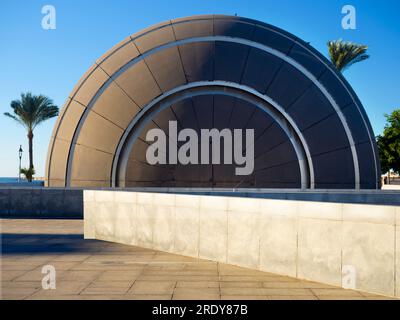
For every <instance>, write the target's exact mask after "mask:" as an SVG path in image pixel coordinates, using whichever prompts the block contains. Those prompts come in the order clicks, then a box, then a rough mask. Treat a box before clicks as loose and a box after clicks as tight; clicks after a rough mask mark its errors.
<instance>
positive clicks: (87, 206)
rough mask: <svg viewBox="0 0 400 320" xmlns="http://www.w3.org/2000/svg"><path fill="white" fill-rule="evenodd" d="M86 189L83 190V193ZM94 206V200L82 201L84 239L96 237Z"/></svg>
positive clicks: (95, 205)
mask: <svg viewBox="0 0 400 320" xmlns="http://www.w3.org/2000/svg"><path fill="white" fill-rule="evenodd" d="M86 192H87V191H84V195H85V193H86ZM96 208H97V204H96V203H95V202H89V201H84V203H83V234H84V238H85V239H96Z"/></svg>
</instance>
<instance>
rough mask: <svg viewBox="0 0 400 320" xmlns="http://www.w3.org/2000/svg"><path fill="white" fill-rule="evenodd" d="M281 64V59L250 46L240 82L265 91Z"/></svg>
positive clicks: (262, 91) (261, 91)
mask: <svg viewBox="0 0 400 320" xmlns="http://www.w3.org/2000/svg"><path fill="white" fill-rule="evenodd" d="M281 64H282V60H281V59H279V58H277V57H275V56H273V55H271V54H269V53H267V52H265V51H262V50H260V49H257V48H251V49H250V53H249V57H248V59H247V64H246V68H245V70H244V73H243V77H242V84H244V85H246V86H249V87H251V88H254V89H256V90H257V91H259V92H260V93H265V91H266V90H267V88H268V86H269V85H270V83H271V81H272V80H273V79H274V76H275V74H276V73H277V71H278V70H279V68H280V66H281Z"/></svg>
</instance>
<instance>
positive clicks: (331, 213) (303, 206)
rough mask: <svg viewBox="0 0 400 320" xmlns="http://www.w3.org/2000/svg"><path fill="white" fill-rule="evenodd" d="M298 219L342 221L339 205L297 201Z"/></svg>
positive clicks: (340, 205)
mask: <svg viewBox="0 0 400 320" xmlns="http://www.w3.org/2000/svg"><path fill="white" fill-rule="evenodd" d="M298 206H299V217H301V218H310V219H321V220H337V221H340V220H342V207H343V204H341V203H329V202H307V201H299V202H298Z"/></svg>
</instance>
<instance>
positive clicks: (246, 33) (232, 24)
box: [214, 19, 255, 40]
mask: <svg viewBox="0 0 400 320" xmlns="http://www.w3.org/2000/svg"><path fill="white" fill-rule="evenodd" d="M254 29H255V26H254V24H249V23H244V22H238V21H232V20H228V19H214V35H215V36H226V37H235V38H242V39H249V40H251V39H252V38H253V33H254Z"/></svg>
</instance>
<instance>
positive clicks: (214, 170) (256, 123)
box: [126, 95, 300, 188]
mask: <svg viewBox="0 0 400 320" xmlns="http://www.w3.org/2000/svg"><path fill="white" fill-rule="evenodd" d="M171 120H178V121H179V123H180V124H181V126H180V127H179V129H182V128H192V129H195V130H197V129H198V128H202V129H212V128H214V127H215V128H217V129H218V130H222V129H224V128H230V129H254V131H255V145H254V148H255V155H256V159H255V170H260V169H262V172H263V173H262V176H261V177H260V178H259V177H258V174H259V172H258V171H254V173H253V174H251V175H248V176H238V175H236V172H235V169H236V168H237V167H242V166H244V165H237V164H236V163H235V159H234V156H233V155H232V160H233V163H232V164H231V165H229V164H212V165H181V164H177V165H155V166H151V165H149V164H147V161H146V159H145V154H146V150H147V147H148V146H149V144H150V143H151V142H149V143H146V142H145V141H143V140H144V139H145V136H146V132H147V131H148V130H150V129H153V128H158V127H160V128H162V129H163V130H166V132H167V133H168V122H169V121H171ZM179 129H178V130H179ZM140 137H141V139H143V140H137V141H136V142H135V145H134V147H133V149H132V153H131V155H130V159H129V163H128V168H127V177H126V178H127V184H126V186H128V187H135V186H137V187H140V186H149V183H150V182H151V181H153V182H154V186H168V187H174V186H175V187H189V186H197V187H229V188H230V187H242V188H244V187H256V186H257V187H264V188H268V187H275V186H276V185H277V182H278V181H279V177H286V176H288V175H289V174H291V180H290V179H289V178H288V179H286V178H285V179H286V180H285V181H283V182H284V185H285V186H286V187H288V186H291V187H293V188H295V187H297V186H299V185H300V182H299V181H300V175H299V168H298V163H297V158H296V154H295V152H294V149H293V147H292V145H291V143H290V141H289V140H288V137H287V136H286V134H285V133H284V132H283V130H282V129H281V128H280V126H279V125H278V124H277V123H276V122H275V121H274V120H273V119H272V118H271V117H270V116H269V115H268V114H267V113H266V112H264V111H263V110H261V109H259V108H258V107H256V106H254V105H252V104H250V103H247V102H245V101H243V100H239V99H236V98H232V97H230V96H223V95H201V96H195V97H193V98H191V99H186V100H183V101H181V102H179V103H176V104H174V105H173V106H171V107H170V108H166V109H164V110H162V111H160V112H159V113H157V112H156V111H154V112H153V114H152V120H151V121H149V122H148V123H147V124H146V125H145V127H144V129H143V131H142V132H141V133H140ZM199 137H200V135H199ZM232 139H233V137H232ZM200 142H201V141H200V140H199V146H198V150H199V159H198V160H199V162H200V155H201V148H200ZM234 142H235V141H233V143H234ZM245 142H246V141H245V131H244V132H243V135H242V150H243V151H242V154H243V153H244V151H245V148H246V144H245ZM184 143H185V142H180V143H178V146H181V145H182V144H184ZM224 143H225V141H224V140H223V142H222V143H221V144H220V157H221V162H222V163H223V162H224V160H225V158H224V150H223V147H224ZM235 146H236V147H237V145H233V148H235ZM167 153H168V148H167ZM211 155H212V153H211V150H210V159H209V163H210V164H211V163H212V161H211ZM167 156H168V154H167ZM292 161H296V166H297V169H296V170H294V169H293V167H294V165H293V164H289V165H288V164H287V163H291V162H292ZM270 167H273V168H270ZM268 179H272V180H268ZM270 182H271V183H272V184H270ZM290 183H291V184H290Z"/></svg>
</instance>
